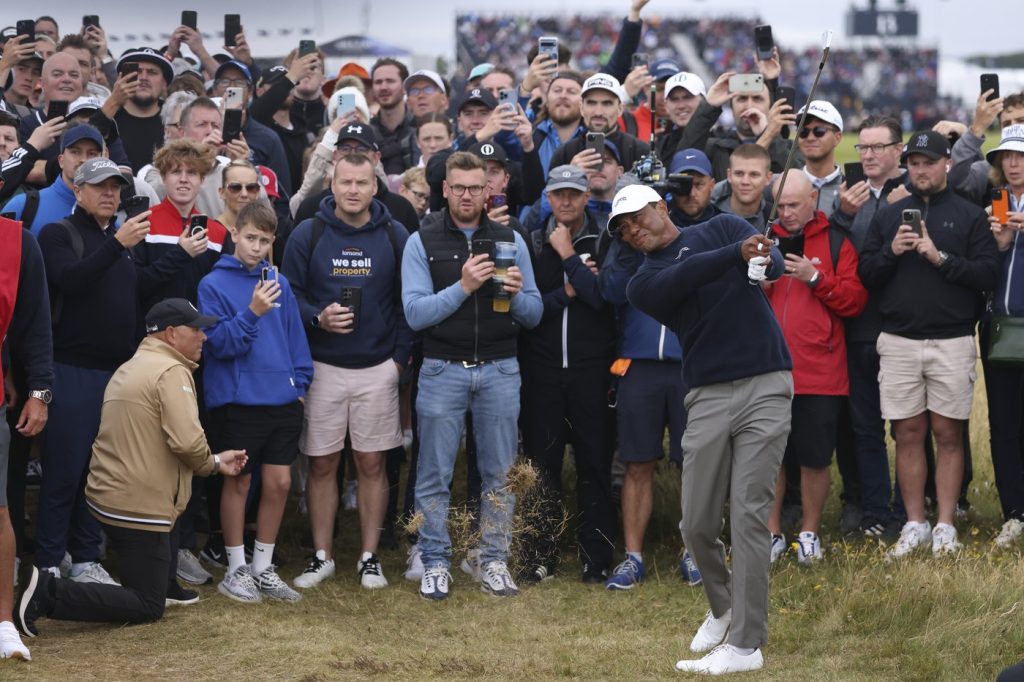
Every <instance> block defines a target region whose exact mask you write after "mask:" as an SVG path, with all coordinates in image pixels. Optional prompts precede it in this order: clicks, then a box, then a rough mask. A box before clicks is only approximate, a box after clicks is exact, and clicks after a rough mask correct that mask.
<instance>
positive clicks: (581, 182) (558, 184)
mask: <svg viewBox="0 0 1024 682" xmlns="http://www.w3.org/2000/svg"><path fill="white" fill-rule="evenodd" d="M556 189H575V190H578V191H580V192H586V191H587V190H588V189H590V186H589V185H588V184H587V174H586V173H585V172H584V171H583V169H582V168H580V167H579V166H570V165H568V164H566V165H564V166H556V167H554V168H552V169H551V172H550V173H548V184H547V185H545V186H544V191H545V192H554V191H555V190H556Z"/></svg>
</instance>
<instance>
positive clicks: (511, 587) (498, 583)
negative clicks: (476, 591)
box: [480, 561, 519, 597]
mask: <svg viewBox="0 0 1024 682" xmlns="http://www.w3.org/2000/svg"><path fill="white" fill-rule="evenodd" d="M480 589H481V590H483V591H484V592H486V593H488V594H493V595H494V596H495V597H514V596H516V595H517V594H519V588H518V587H516V584H515V582H514V581H513V580H512V574H511V573H509V572H508V566H507V565H506V564H505V562H504V561H488V562H487V563H486V564H485V565H484V567H483V570H482V571H481V576H480Z"/></svg>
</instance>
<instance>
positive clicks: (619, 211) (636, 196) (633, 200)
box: [608, 185, 662, 228]
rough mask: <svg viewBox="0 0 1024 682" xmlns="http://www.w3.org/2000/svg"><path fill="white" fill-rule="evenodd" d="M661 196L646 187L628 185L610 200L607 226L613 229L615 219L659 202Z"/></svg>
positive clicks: (651, 188)
mask: <svg viewBox="0 0 1024 682" xmlns="http://www.w3.org/2000/svg"><path fill="white" fill-rule="evenodd" d="M661 200H662V198H661V195H660V194H658V193H657V192H656V191H654V188H653V187H648V186H647V185H629V186H628V187H623V188H622V189H620V190H619V191H618V192H616V193H615V198H614V199H612V212H611V215H609V216H608V226H609V227H612V228H614V226H615V219H616V218H618V217H619V216H623V215H626V214H627V213H636V212H637V211H639V210H640V209H642V208H643V207H644V206H646V205H647V204H653V203H657V202H659V201H661Z"/></svg>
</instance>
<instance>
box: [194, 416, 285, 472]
mask: <svg viewBox="0 0 1024 682" xmlns="http://www.w3.org/2000/svg"><path fill="white" fill-rule="evenodd" d="M302 409H303V408H302V403H300V402H299V401H297V400H296V401H295V402H294V403H291V404H290V405H272V406H267V405H222V406H220V407H216V408H214V409H212V410H210V446H211V447H212V448H213V451H214V452H220V451H222V450H245V453H246V454H247V455H248V456H249V461H248V462H246V464H245V469H243V470H242V473H243V474H249V473H252V470H253V469H254V468H255V467H258V466H260V465H262V464H278V465H282V466H289V465H290V464H291V463H292V462H294V461H295V458H296V456H298V454H299V434H301V433H302Z"/></svg>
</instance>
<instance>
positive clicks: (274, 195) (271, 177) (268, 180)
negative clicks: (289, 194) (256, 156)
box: [256, 166, 281, 199]
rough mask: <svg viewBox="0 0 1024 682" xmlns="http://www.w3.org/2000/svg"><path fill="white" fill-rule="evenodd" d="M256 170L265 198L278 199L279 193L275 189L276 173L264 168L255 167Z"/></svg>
mask: <svg viewBox="0 0 1024 682" xmlns="http://www.w3.org/2000/svg"><path fill="white" fill-rule="evenodd" d="M256 170H258V171H259V172H260V184H261V185H263V189H264V190H266V192H267V196H268V197H270V198H271V199H280V198H281V192H280V190H278V189H277V173H275V172H274V171H272V170H270V169H269V168H267V167H266V166H256Z"/></svg>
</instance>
